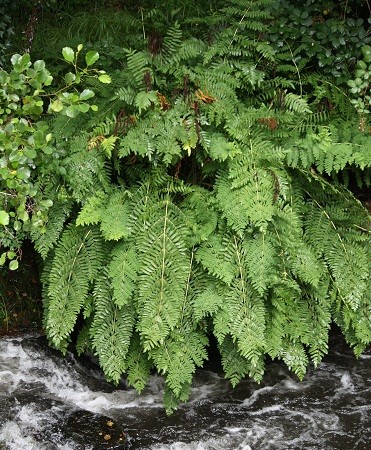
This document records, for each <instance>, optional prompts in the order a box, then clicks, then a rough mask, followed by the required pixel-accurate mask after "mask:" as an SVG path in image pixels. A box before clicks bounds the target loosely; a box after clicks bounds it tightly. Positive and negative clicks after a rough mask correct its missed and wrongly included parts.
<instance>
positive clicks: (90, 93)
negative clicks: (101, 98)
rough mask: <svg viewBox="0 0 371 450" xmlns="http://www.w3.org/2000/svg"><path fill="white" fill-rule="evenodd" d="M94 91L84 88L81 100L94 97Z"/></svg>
mask: <svg viewBox="0 0 371 450" xmlns="http://www.w3.org/2000/svg"><path fill="white" fill-rule="evenodd" d="M94 95H95V94H94V92H93V91H92V90H91V89H84V90H83V91H82V92H81V94H80V99H81V100H89V98H92V97H94Z"/></svg>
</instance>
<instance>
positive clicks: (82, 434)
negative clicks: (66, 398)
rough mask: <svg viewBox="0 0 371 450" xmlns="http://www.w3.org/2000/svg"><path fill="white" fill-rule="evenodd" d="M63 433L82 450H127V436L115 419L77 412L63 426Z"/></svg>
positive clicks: (87, 412) (86, 412)
mask: <svg viewBox="0 0 371 450" xmlns="http://www.w3.org/2000/svg"><path fill="white" fill-rule="evenodd" d="M62 429H63V433H64V434H65V435H66V437H67V438H70V439H72V440H73V441H74V442H76V444H77V445H80V446H81V449H85V448H91V449H92V450H100V449H106V450H126V449H128V448H129V446H128V445H129V440H128V436H127V434H126V433H125V432H124V431H123V429H122V427H121V426H120V424H117V423H116V422H115V421H114V420H113V419H111V418H109V417H106V416H103V415H101V414H94V413H91V412H89V411H75V412H74V413H72V414H71V415H70V416H69V417H68V418H67V419H66V421H65V423H64V424H63V426H62Z"/></svg>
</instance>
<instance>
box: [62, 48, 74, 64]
mask: <svg viewBox="0 0 371 450" xmlns="http://www.w3.org/2000/svg"><path fill="white" fill-rule="evenodd" d="M62 55H63V58H64V59H65V61H67V62H71V63H72V62H73V60H74V59H75V52H74V51H73V50H72V48H71V47H64V48H63V49H62Z"/></svg>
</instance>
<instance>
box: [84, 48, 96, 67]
mask: <svg viewBox="0 0 371 450" xmlns="http://www.w3.org/2000/svg"><path fill="white" fill-rule="evenodd" d="M98 59H99V53H98V52H95V51H90V52H88V53H87V54H86V55H85V61H86V64H87V65H88V66H92V65H93V64H94V63H95V62H96V61H97V60H98Z"/></svg>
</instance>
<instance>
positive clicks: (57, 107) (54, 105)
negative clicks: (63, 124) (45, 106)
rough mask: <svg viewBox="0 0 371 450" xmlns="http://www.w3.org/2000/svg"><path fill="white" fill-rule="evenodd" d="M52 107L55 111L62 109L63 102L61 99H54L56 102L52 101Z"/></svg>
mask: <svg viewBox="0 0 371 450" xmlns="http://www.w3.org/2000/svg"><path fill="white" fill-rule="evenodd" d="M50 108H51V109H52V110H53V111H55V112H59V111H62V109H63V103H62V102H61V101H60V100H59V99H58V100H54V102H52V104H51V105H50Z"/></svg>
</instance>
